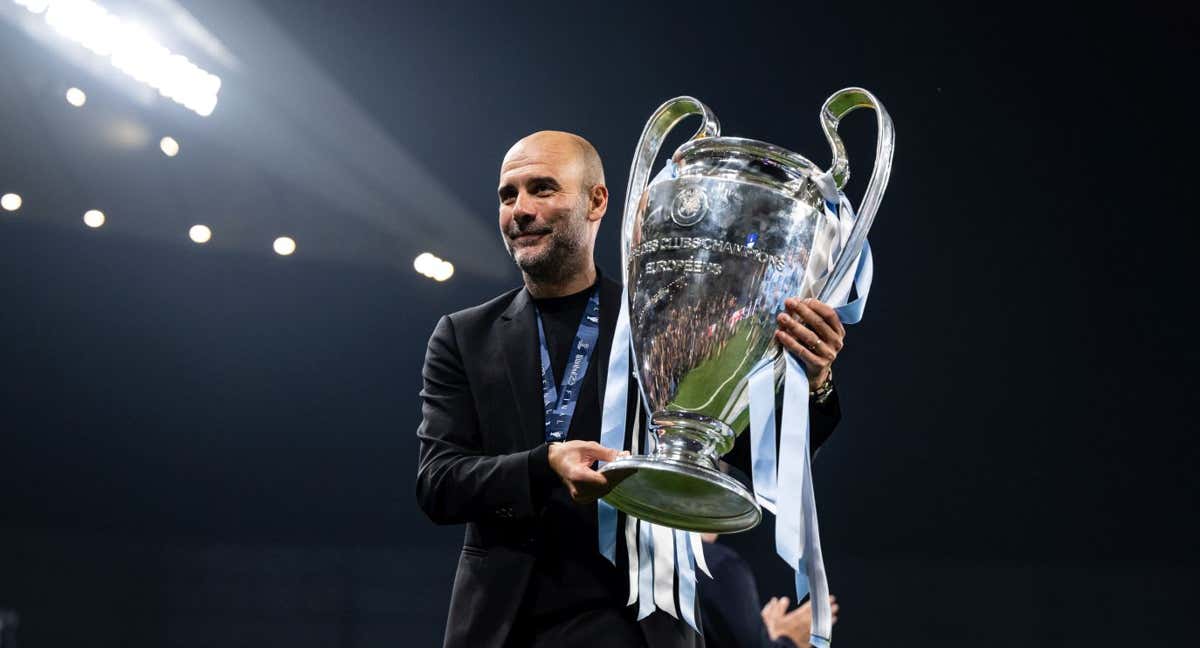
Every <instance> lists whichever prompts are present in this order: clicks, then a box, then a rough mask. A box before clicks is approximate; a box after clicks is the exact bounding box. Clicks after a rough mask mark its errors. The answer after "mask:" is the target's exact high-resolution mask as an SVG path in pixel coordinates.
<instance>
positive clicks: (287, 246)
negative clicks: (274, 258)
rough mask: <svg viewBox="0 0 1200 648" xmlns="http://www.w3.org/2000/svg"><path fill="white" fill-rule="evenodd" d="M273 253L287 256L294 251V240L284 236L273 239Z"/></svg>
mask: <svg viewBox="0 0 1200 648" xmlns="http://www.w3.org/2000/svg"><path fill="white" fill-rule="evenodd" d="M273 247H274V248H275V254H278V255H280V256H287V255H289V254H291V253H292V252H295V251H296V242H295V241H293V240H292V239H290V238H288V237H286V236H280V237H279V238H277V239H275V245H274V246H273Z"/></svg>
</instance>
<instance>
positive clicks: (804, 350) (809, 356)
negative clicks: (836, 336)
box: [775, 315, 833, 370]
mask: <svg viewBox="0 0 1200 648" xmlns="http://www.w3.org/2000/svg"><path fill="white" fill-rule="evenodd" d="M780 317H787V316H786V315H780ZM789 319H790V318H789ZM775 341H776V342H779V344H780V345H782V346H783V348H785V349H787V350H788V351H791V352H792V354H793V355H795V356H796V357H797V358H800V360H801V361H803V362H804V365H805V366H807V367H809V369H812V370H823V369H825V368H826V367H828V366H829V365H831V364H833V362H832V361H831V360H830V359H829V358H826V357H824V356H821V355H817V354H816V353H814V352H813V351H812V350H810V349H809V348H808V347H807V346H805V345H803V344H801V343H800V342H798V341H797V340H796V338H794V337H792V335H791V334H789V333H787V332H786V331H784V330H783V329H780V330H777V331H775ZM820 348H821V347H820V346H818V347H817V349H820Z"/></svg>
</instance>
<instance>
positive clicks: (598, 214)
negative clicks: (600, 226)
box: [588, 184, 608, 221]
mask: <svg viewBox="0 0 1200 648" xmlns="http://www.w3.org/2000/svg"><path fill="white" fill-rule="evenodd" d="M606 211H608V187H606V186H604V185H603V184H598V185H596V186H594V187H592V190H591V191H590V192H588V220H590V221H598V220H600V219H601V218H603V217H604V212H606Z"/></svg>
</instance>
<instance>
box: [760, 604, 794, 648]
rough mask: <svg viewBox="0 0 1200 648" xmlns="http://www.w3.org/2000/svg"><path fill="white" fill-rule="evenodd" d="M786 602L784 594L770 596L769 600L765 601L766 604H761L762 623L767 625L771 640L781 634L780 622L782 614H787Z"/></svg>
mask: <svg viewBox="0 0 1200 648" xmlns="http://www.w3.org/2000/svg"><path fill="white" fill-rule="evenodd" d="M788 603H789V600H788V597H786V596H784V597H782V598H778V597H774V596H772V597H771V600H770V601H767V604H766V605H764V606H763V609H762V620H763V625H765V626H767V635H768V636H769V637H771V641H775V640H776V639H778V638H779V635H781V634H783V633H782V632H781V631H780V622H781V621H782V620H783V617H784V615H786V614H787V609H788Z"/></svg>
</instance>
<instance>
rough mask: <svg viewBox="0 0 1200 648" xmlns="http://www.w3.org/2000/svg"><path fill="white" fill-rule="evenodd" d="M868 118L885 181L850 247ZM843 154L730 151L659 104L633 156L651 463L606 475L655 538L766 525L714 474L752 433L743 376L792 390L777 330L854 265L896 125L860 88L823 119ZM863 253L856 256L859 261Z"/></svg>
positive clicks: (632, 238) (637, 301) (828, 108)
mask: <svg viewBox="0 0 1200 648" xmlns="http://www.w3.org/2000/svg"><path fill="white" fill-rule="evenodd" d="M860 107H870V108H874V109H875V111H876V114H877V116H878V119H879V144H878V145H877V151H876V164H875V170H874V172H873V174H872V178H871V182H870V184H869V186H868V189H867V194H866V196H865V198H864V201H863V210H862V211H861V212H860V213H859V216H858V218H857V219H856V220H855V221H854V226H853V228H852V229H850V230H849V233H848V235H847V233H846V230H845V228H844V227H843V225H842V224H841V223H840V222H839V218H838V208H837V205H836V203H835V204H830V197H831V195H832V196H835V198H834V201H836V200H837V199H836V193H837V190H838V189H840V187H841V186H842V185H843V184H844V183H845V181H846V179H847V178H848V176H849V171H848V169H849V167H848V164H847V163H846V160H845V153H844V147H843V146H842V143H841V140H840V139H838V136H837V132H836V129H837V122H838V120H839V119H840V118H841V117H842V116H844V115H845V114H846V113H848V112H850V111H851V110H854V109H856V108H860ZM690 115H700V116H701V117H702V118H703V120H704V123H703V125H702V126H701V128H700V130H699V131H697V133H696V135H695V136H694V137H693V138H692V139H690V140H689V141H687V142H686V143H684V144H683V145H682V146H680V147H679V148H678V149H677V150H676V151H675V153H674V155H672V158H671V162H670V163H669V166H668V168H667V169H666V170H665V171H664V172H663V173H660V174H659V175H658V177H656V178H655V180H654V181H653V182H647V179H648V177H649V166H650V164H651V163H652V162H653V160H654V157H655V155H656V154H657V152H658V149H659V147H660V145H661V142H662V139H663V137H664V136H665V135H666V133H667V132H668V131H669V130H670V129H671V128H672V127H674V125H675V124H676V123H678V122H679V121H681V120H682V119H684V118H686V117H688V116H690ZM822 124H823V126H824V127H825V132H826V136H827V138H828V139H829V141H830V144H831V147H832V148H833V151H834V162H833V165H832V167H831V169H830V171H829V172H825V171H822V170H821V169H820V168H818V167H817V166H816V165H814V164H813V163H812V162H809V161H808V160H807V159H805V158H803V157H801V156H800V155H797V154H796V153H793V152H791V151H788V150H786V149H783V148H780V147H777V146H774V145H772V144H768V143H765V142H760V141H756V140H751V139H743V138H735V137H721V136H720V126H719V124H718V122H717V120H716V117H715V116H713V114H712V112H711V111H710V110H709V109H708V107H707V106H704V105H703V104H701V103H700V102H699V101H697V100H695V99H692V98H690V97H679V98H676V99H672V100H671V101H668V102H667V103H665V104H663V106H662V107H660V108H659V109H658V111H656V112H655V114H654V115H653V116H652V117H651V119H650V121H649V122H648V123H647V125H646V129H645V131H643V134H642V138H641V141H640V142H639V145H638V150H637V152H636V154H635V159H634V163H633V168H632V171H631V174H630V185H629V191H628V195H627V196H626V211H625V217H624V222H623V228H622V243H623V249H622V253H623V261H624V278H625V286H626V294H627V299H628V303H627V306H628V312H629V325H630V335H631V340H632V345H631V346H632V356H633V374H634V376H635V378H636V379H637V383H638V387H639V390H640V393H641V397H642V403H643V404H644V406H645V408H646V411H647V412H648V414H649V419H648V424H649V430H650V433H651V437H652V443H651V444H650V445H651V447H650V448H646V449H643V451H650V453H649V454H645V455H633V456H629V457H624V458H621V459H618V460H616V461H613V462H610V463H608V464H605V465H604V466H603V467H602V468H601V472H602V473H604V474H605V475H606V476H608V477H609V479H610V480H611V481H613V482H615V483H616V486H614V488H613V489H612V490H611V491H610V492H609V494H608V495H606V496H605V498H604V500H605V501H606V502H608V503H609V504H611V505H613V506H614V507H616V508H618V509H620V510H622V511H624V512H625V513H627V514H629V515H632V516H634V517H637V518H640V519H642V520H647V521H649V522H653V523H656V524H662V525H665V526H669V527H673V528H678V529H684V530H688V531H699V532H718V533H733V532H737V531H744V530H747V529H750V528H752V527H754V526H755V525H756V524H757V523H758V522H759V520H760V519H761V517H762V512H761V509H760V508H759V505H758V504H757V503H756V502H755V498H754V495H753V494H752V493H751V492H750V491H749V490H748V489H747V488H746V487H745V486H743V485H742V484H741V483H740V482H738V481H737V480H736V479H733V478H732V477H730V476H729V475H727V474H725V473H724V472H722V471H721V470H720V469H719V468H718V463H717V461H718V458H719V457H720V456H721V455H723V454H725V453H726V452H728V451H729V450H731V449H732V448H733V445H734V442H735V441H736V439H737V436H738V434H739V433H740V432H741V431H743V430H744V429H746V427H747V425H748V423H749V394H748V378H749V376H750V375H751V374H753V373H754V372H756V371H759V370H760V369H761V370H767V367H768V365H770V366H771V369H770V370H772V371H774V372H775V381H776V382H775V384H776V388H777V389H778V388H779V387H780V386H781V384H782V378H783V363H782V356H781V349H780V347H779V345H778V344H777V343H776V342H775V341H774V332H775V330H776V328H777V323H776V316H777V314H778V313H780V312H783V311H784V300H785V299H787V298H790V297H800V298H805V297H818V298H823V296H824V295H823V291H825V290H826V289H827V288H832V287H833V286H835V285H837V284H838V282H840V281H841V279H842V278H843V277H845V275H846V274H847V273H848V272H849V270H850V269H851V268H852V267H853V263H854V262H855V261H856V260H857V256H858V254H857V253H858V251H859V250H860V249H861V248H862V242H863V241H864V240H865V238H866V233H867V229H869V227H870V222H871V220H872V219H873V216H874V211H875V207H876V206H877V205H878V202H879V196H880V195H881V194H882V191H883V187H884V186H886V180H887V174H888V170H889V169H890V161H891V142H892V134H891V121H890V119H889V118H888V117H887V113H886V112H885V111H884V110H883V107H882V105H880V104H879V102H878V101H877V100H876V99H875V98H874V97H873V96H871V95H870V93H868V92H866V91H865V90H861V89H858V88H848V89H845V90H841V91H839V92H838V93H835V94H834V95H833V96H831V97H830V98H829V100H827V101H826V103H825V106H824V108H823V109H822ZM851 251H852V252H853V253H850V252H851Z"/></svg>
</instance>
